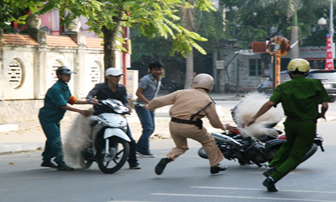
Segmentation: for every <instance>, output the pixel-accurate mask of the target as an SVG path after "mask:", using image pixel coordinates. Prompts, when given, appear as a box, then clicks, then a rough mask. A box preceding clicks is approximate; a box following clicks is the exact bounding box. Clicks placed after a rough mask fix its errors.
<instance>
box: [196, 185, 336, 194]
mask: <svg viewBox="0 0 336 202" xmlns="http://www.w3.org/2000/svg"><path fill="white" fill-rule="evenodd" d="M190 188H192V189H231V190H251V191H260V190H266V189H255V188H238V187H206V186H192V187H190ZM281 191H282V192H303V193H319V194H336V192H331V191H312V190H281Z"/></svg>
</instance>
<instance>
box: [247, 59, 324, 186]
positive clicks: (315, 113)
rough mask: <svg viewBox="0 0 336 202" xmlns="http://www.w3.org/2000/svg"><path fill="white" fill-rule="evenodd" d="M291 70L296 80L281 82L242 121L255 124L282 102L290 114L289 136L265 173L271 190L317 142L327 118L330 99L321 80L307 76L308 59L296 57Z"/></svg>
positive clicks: (288, 116)
mask: <svg viewBox="0 0 336 202" xmlns="http://www.w3.org/2000/svg"><path fill="white" fill-rule="evenodd" d="M287 70H288V73H289V75H290V77H291V78H292V80H290V81H287V82H285V83H282V84H280V85H279V86H278V87H277V88H276V89H275V91H274V93H273V95H272V96H271V97H270V100H269V101H268V102H266V103H265V104H264V105H263V106H262V107H261V108H260V109H259V111H258V112H257V113H256V114H255V115H254V116H253V117H252V118H251V119H249V120H247V121H245V122H244V123H243V125H242V126H243V127H245V126H249V125H251V124H253V123H254V122H255V121H256V119H257V118H258V117H260V116H261V115H263V114H264V113H265V112H267V111H268V110H269V109H270V108H271V107H276V106H277V104H278V103H280V102H281V104H282V107H283V110H284V113H285V115H286V116H287V118H286V120H285V122H284V126H285V133H286V137H287V140H286V142H284V143H283V144H282V146H281V148H280V149H279V150H278V151H277V153H276V154H275V156H274V158H273V160H272V161H271V162H270V164H269V166H270V167H271V169H270V170H268V171H266V172H264V173H263V174H264V175H265V176H266V177H267V178H266V180H265V181H264V182H263V185H264V186H265V187H266V188H267V190H268V191H270V192H276V191H278V190H277V189H276V187H275V183H276V182H278V181H279V180H280V179H281V178H283V177H284V176H285V175H287V174H288V173H289V172H290V171H292V170H294V169H295V168H296V167H297V166H298V165H299V164H300V163H301V162H302V159H303V157H304V155H305V154H306V153H307V152H308V150H309V149H310V148H311V146H312V144H313V141H314V137H315V135H316V122H317V119H318V118H324V119H325V113H326V111H327V110H328V102H329V101H330V98H329V96H328V94H327V92H326V90H325V89H324V87H323V85H322V83H321V82H320V81H319V80H315V79H307V78H305V76H306V75H307V72H308V71H309V62H308V61H307V60H304V59H300V58H297V59H294V60H292V61H290V62H289V64H288V67H287ZM319 104H321V109H320V110H321V113H319V110H318V105H319Z"/></svg>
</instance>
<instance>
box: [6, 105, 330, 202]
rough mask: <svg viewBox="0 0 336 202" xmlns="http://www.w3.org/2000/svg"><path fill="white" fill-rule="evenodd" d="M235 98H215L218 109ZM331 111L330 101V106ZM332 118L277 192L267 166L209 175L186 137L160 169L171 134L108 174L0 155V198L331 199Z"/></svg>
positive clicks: (9, 201) (116, 201)
mask: <svg viewBox="0 0 336 202" xmlns="http://www.w3.org/2000/svg"><path fill="white" fill-rule="evenodd" d="M236 103H237V102H236V101H234V102H227V101H225V102H217V104H218V105H219V106H221V107H222V108H223V109H229V108H232V107H233V106H234V105H235V104H236ZM330 110H331V111H334V110H335V111H336V107H335V103H333V104H331V105H330ZM334 131H336V122H335V121H329V122H320V123H319V124H318V132H319V133H320V134H321V135H323V137H324V138H325V141H324V145H325V146H324V147H325V150H326V151H325V152H321V151H320V150H319V151H318V152H317V153H316V154H315V155H314V156H313V157H311V158H310V159H309V160H308V161H306V162H304V163H303V164H301V165H300V166H299V167H298V168H297V169H296V170H295V171H293V172H291V173H290V174H289V175H288V176H286V177H285V178H283V179H282V180H281V181H279V182H278V183H277V188H278V189H279V192H277V193H269V192H267V191H266V189H265V188H264V187H263V186H262V185H261V183H262V181H263V180H264V177H263V176H262V172H264V171H265V170H267V168H266V167H261V168H259V167H257V166H255V165H249V166H240V165H239V164H238V163H237V162H234V161H228V160H225V161H224V162H225V163H226V164H227V165H228V167H229V168H228V170H227V171H225V172H222V173H220V174H218V175H211V174H210V172H209V165H208V161H207V160H205V159H201V158H199V157H198V155H197V150H198V148H199V147H200V145H199V144H198V143H197V142H195V141H189V144H190V145H189V147H190V150H189V151H187V152H186V153H185V154H184V155H182V156H181V157H179V158H178V159H177V160H176V161H175V162H172V163H170V164H169V165H168V166H167V168H166V170H165V171H164V173H163V174H162V175H160V176H157V175H155V173H154V167H155V165H156V164H157V162H158V161H159V159H160V158H162V157H164V156H165V154H166V153H168V152H169V151H170V149H171V148H172V147H173V142H172V140H171V139H165V140H156V141H152V142H151V148H152V151H153V153H154V154H156V155H158V157H157V158H153V159H144V158H141V159H139V161H140V164H141V166H142V169H141V170H130V169H128V165H125V166H124V167H123V168H122V169H121V170H120V171H118V172H117V173H114V174H112V175H108V174H103V173H101V172H100V171H99V169H98V167H97V164H95V163H94V164H93V166H92V167H91V168H90V169H88V170H81V169H76V171H74V172H62V171H56V170H53V169H48V168H42V167H39V165H40V163H41V151H34V152H26V153H19V154H10V155H0V201H1V202H22V201H29V202H41V201H48V202H60V201H61V202H126V201H127V202H159V201H164V202H170V201H176V202H204V201H211V202H217V201H221V202H223V201H225V202H242V201H244V202H245V201H246V202H250V201H256V202H257V201H266V202H282V201H293V202H295V201H304V202H330V201H336V191H335V187H336V182H335V180H334V178H335V175H336V171H335V169H334V168H335V167H336V157H335V153H336V138H335V137H334V136H335V134H334Z"/></svg>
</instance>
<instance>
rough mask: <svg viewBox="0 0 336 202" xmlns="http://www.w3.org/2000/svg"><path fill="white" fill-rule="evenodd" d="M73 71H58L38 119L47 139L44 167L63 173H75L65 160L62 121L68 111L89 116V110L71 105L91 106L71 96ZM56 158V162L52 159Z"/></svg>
mask: <svg viewBox="0 0 336 202" xmlns="http://www.w3.org/2000/svg"><path fill="white" fill-rule="evenodd" d="M73 73H75V72H73V71H71V70H70V69H69V68H68V67H66V66H62V67H59V68H58V69H57V70H56V75H57V78H58V81H57V82H56V83H55V84H54V85H53V86H52V87H51V88H49V89H48V91H47V94H46V96H45V98H44V106H43V107H42V108H41V109H40V111H39V114H38V118H39V120H40V124H41V126H42V129H43V132H44V134H45V136H46V137H47V140H46V143H45V148H44V152H43V153H42V157H43V162H42V164H41V166H42V167H50V168H57V169H58V170H62V171H73V170H74V169H73V168H71V167H69V166H67V165H66V164H65V162H64V160H63V151H62V140H61V132H60V121H61V120H62V118H63V116H64V114H65V112H66V110H70V111H74V112H78V113H80V114H82V115H84V116H89V115H90V112H89V111H88V110H81V109H77V108H73V107H71V106H69V105H68V103H69V104H71V105H73V104H91V103H89V102H87V101H81V100H78V99H77V98H76V97H74V96H72V95H71V92H70V90H69V87H68V84H67V83H68V82H69V81H70V79H71V74H73ZM52 158H54V162H55V163H56V164H55V163H54V162H52V161H51V159H52Z"/></svg>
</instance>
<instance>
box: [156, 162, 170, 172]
mask: <svg viewBox="0 0 336 202" xmlns="http://www.w3.org/2000/svg"><path fill="white" fill-rule="evenodd" d="M170 161H171V160H170V159H169V158H162V159H161V160H160V161H159V163H158V164H157V165H156V166H155V173H156V174H157V175H161V174H162V173H163V170H164V169H165V168H166V165H167V164H168V163H169V162H170Z"/></svg>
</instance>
